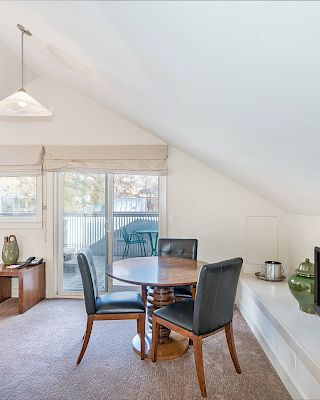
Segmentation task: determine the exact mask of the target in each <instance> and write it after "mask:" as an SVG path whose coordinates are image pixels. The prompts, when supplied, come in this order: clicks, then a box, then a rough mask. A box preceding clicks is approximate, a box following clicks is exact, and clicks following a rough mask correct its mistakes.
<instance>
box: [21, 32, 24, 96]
mask: <svg viewBox="0 0 320 400" xmlns="http://www.w3.org/2000/svg"><path fill="white" fill-rule="evenodd" d="M23 37H24V31H22V32H21V89H23V78H24V76H23Z"/></svg>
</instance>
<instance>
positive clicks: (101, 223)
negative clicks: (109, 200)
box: [64, 212, 158, 257]
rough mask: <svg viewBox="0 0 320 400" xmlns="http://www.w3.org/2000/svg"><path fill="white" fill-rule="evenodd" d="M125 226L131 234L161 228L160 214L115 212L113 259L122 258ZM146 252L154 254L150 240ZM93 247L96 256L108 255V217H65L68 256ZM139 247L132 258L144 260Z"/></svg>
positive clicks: (77, 215) (96, 215) (74, 215)
mask: <svg viewBox="0 0 320 400" xmlns="http://www.w3.org/2000/svg"><path fill="white" fill-rule="evenodd" d="M122 226H124V227H125V228H126V229H127V231H128V233H132V232H134V231H136V230H139V229H154V228H157V227H158V213H157V212H114V213H113V249H112V251H113V256H114V257H122V255H123V251H124V247H125V243H124V240H123V237H122V235H121V232H120V227H122ZM145 239H146V240H147V245H146V250H147V253H150V252H151V248H150V243H149V241H148V239H147V238H145ZM86 246H90V248H91V250H92V252H93V254H94V255H97V256H99V255H105V249H106V247H105V246H106V217H105V215H104V214H76V213H69V214H64V252H65V255H68V254H70V255H71V254H76V253H77V252H78V251H79V250H80V249H81V248H83V247H86ZM140 255H141V252H140V247H139V245H131V246H130V252H129V254H128V257H137V256H140Z"/></svg>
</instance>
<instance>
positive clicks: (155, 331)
mask: <svg viewBox="0 0 320 400" xmlns="http://www.w3.org/2000/svg"><path fill="white" fill-rule="evenodd" d="M159 330H160V325H159V324H158V323H157V320H156V318H155V317H153V318H152V345H151V361H152V362H156V361H157V351H158V341H159Z"/></svg>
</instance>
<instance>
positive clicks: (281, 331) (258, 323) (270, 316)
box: [237, 274, 320, 400]
mask: <svg viewBox="0 0 320 400" xmlns="http://www.w3.org/2000/svg"><path fill="white" fill-rule="evenodd" d="M237 305H238V308H239V309H240V311H241V313H242V315H243V317H244V318H245V320H246V321H247V323H248V325H249V326H250V328H251V329H252V331H253V332H254V334H255V336H256V337H257V339H258V341H259V343H260V344H261V346H262V347H263V349H264V351H265V353H266V354H267V356H268V357H269V359H270V361H271V363H272V364H273V366H274V368H275V369H276V371H277V373H278V374H279V376H280V378H281V379H282V381H283V383H284V384H285V386H286V387H287V389H288V391H289V393H290V395H291V396H292V397H293V398H294V399H313V400H319V399H320V317H319V316H316V315H309V314H306V313H304V312H302V311H300V310H299V307H298V303H297V301H296V300H295V299H294V298H293V297H292V295H291V293H290V291H289V288H288V284H287V281H283V282H274V283H273V282H265V281H262V280H259V279H257V278H256V277H255V276H254V274H243V275H242V276H241V278H240V282H239V288H238V296H237ZM253 368H254V367H253Z"/></svg>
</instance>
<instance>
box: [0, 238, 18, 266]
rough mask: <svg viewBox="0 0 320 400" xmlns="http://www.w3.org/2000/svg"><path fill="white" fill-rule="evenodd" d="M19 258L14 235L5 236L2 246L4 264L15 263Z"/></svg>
mask: <svg viewBox="0 0 320 400" xmlns="http://www.w3.org/2000/svg"><path fill="white" fill-rule="evenodd" d="M18 259H19V246H18V242H17V238H16V237H15V236H14V235H10V236H9V237H8V236H5V237H4V243H3V248H2V261H3V263H4V264H5V265H11V264H15V263H16V262H17V261H18Z"/></svg>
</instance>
